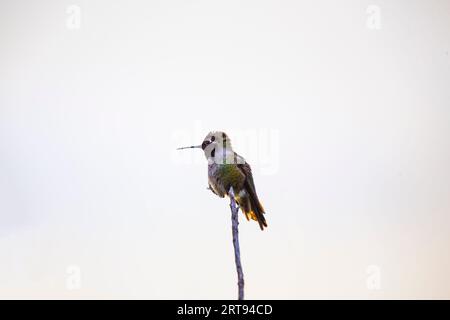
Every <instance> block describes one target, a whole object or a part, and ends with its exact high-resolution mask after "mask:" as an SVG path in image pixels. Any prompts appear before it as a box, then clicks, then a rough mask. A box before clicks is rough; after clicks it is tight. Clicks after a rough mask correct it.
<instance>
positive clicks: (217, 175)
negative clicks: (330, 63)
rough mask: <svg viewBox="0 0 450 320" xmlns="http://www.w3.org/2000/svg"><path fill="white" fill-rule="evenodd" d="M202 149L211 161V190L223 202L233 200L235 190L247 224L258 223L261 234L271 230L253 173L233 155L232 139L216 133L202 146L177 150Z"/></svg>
mask: <svg viewBox="0 0 450 320" xmlns="http://www.w3.org/2000/svg"><path fill="white" fill-rule="evenodd" d="M191 148H199V149H202V150H203V152H204V153H205V157H206V159H207V160H208V189H209V190H211V191H212V192H213V193H214V194H215V195H217V196H219V197H220V198H224V197H225V196H229V194H228V192H229V190H230V188H231V187H233V191H234V194H235V195H234V200H235V201H236V203H237V204H238V205H239V207H240V208H241V211H242V213H243V214H244V215H245V217H246V218H247V220H250V219H252V220H255V221H257V222H258V224H259V227H260V228H261V230H264V227H267V222H266V219H265V218H264V214H265V211H264V208H263V206H262V205H261V202H260V201H259V199H258V195H257V194H256V188H255V183H254V182H253V175H252V169H251V167H250V165H249V164H248V163H247V162H246V161H245V159H244V158H243V157H241V156H240V155H238V154H237V153H236V152H234V151H233V148H232V147H231V141H230V138H229V137H228V136H227V135H226V133H224V132H221V131H212V132H210V133H208V135H207V136H206V137H205V139H203V142H202V144H201V145H197V146H190V147H182V148H178V149H177V150H182V149H191Z"/></svg>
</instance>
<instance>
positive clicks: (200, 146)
mask: <svg viewBox="0 0 450 320" xmlns="http://www.w3.org/2000/svg"><path fill="white" fill-rule="evenodd" d="M194 148H199V149H201V148H202V145H199V146H190V147H182V148H177V150H183V149H194Z"/></svg>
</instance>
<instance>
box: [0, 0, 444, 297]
mask: <svg viewBox="0 0 450 320" xmlns="http://www.w3.org/2000/svg"><path fill="white" fill-rule="evenodd" d="M69 5H76V6H78V7H79V8H80V9H81V16H80V17H81V20H80V25H79V28H77V25H75V28H73V24H71V23H72V22H73V20H71V14H72V13H71V12H70V11H69V12H67V11H66V10H67V8H68V7H69ZM369 5H375V6H377V7H378V8H379V9H380V10H381V11H380V13H381V16H380V19H381V20H380V25H379V26H380V29H373V28H370V24H369V27H368V25H367V20H368V19H370V18H371V17H370V14H368V13H367V12H366V10H367V8H368V7H369ZM372 18H373V17H372ZM0 48H1V50H0V297H2V298H11V297H22V298H153V299H162V298H169V299H170V298H190V299H195V298H199V299H201V298H206V299H219V298H224V299H233V298H235V297H236V295H237V288H236V281H237V279H236V272H235V266H234V260H233V250H232V242H231V226H230V212H229V208H228V201H227V200H225V199H219V198H217V197H215V196H214V195H213V194H212V193H211V192H210V191H208V190H206V186H207V179H206V162H205V160H204V158H203V154H202V152H201V151H199V150H185V151H183V152H178V153H177V152H174V149H175V148H176V147H179V146H183V145H191V144H199V143H200V142H201V140H202V139H203V137H204V136H205V135H206V134H207V133H208V131H211V130H224V131H226V132H227V133H228V134H229V135H230V137H231V139H232V142H233V146H234V147H235V149H236V151H237V152H238V153H240V154H241V155H243V156H244V157H245V158H246V159H247V160H248V161H249V163H250V164H251V165H252V166H253V169H254V178H255V183H256V187H257V190H258V193H259V197H260V198H261V201H262V203H263V204H264V207H265V209H266V211H267V215H266V218H267V221H268V224H269V228H268V229H267V230H266V231H264V232H261V231H260V230H259V228H258V226H257V224H256V223H254V222H247V221H245V219H243V216H242V215H241V216H240V218H241V224H240V237H241V253H242V263H243V267H244V273H245V280H246V297H247V298H249V299H251V298H255V299H258V298H259V299H271V298H275V299H278V298H287V299H293V298H450V277H449V275H448V270H449V269H450V250H449V244H450V232H449V231H450V217H449V214H450V169H449V163H450V145H449V136H450V125H449V124H450V110H449V107H450V105H449V103H450V90H449V89H450V88H449V83H450V57H449V51H450V2H449V1H446V0H442V1H438V0H434V1H425V0H420V1H406V0H405V1H403V0H396V1H371V2H369V1H352V0H346V1H332V0H319V1H242V0H241V1H181V0H178V1H154V0H152V1H104V0H102V1H100V0H96V1H73V2H68V1H49V0H45V1H23V0H21V1H2V2H1V4H0ZM267 137H269V138H270V139H269V138H267ZM267 139H269V140H267ZM254 146H257V147H256V148H253V147H254ZM252 148H253V149H252ZM258 150H259V151H258ZM260 150H263V151H262V152H260ZM370 266H373V267H370ZM74 270H75V271H74Z"/></svg>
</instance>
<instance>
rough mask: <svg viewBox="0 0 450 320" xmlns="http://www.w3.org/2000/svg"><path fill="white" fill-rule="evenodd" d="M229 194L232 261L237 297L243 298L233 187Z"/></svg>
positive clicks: (237, 218) (242, 274) (242, 278)
mask: <svg viewBox="0 0 450 320" xmlns="http://www.w3.org/2000/svg"><path fill="white" fill-rule="evenodd" d="M228 195H229V196H230V209H231V226H232V231H233V246H234V262H235V263H236V271H237V275H238V299H239V300H244V273H243V271H242V265H241V249H240V248H239V229H238V225H239V215H238V212H239V209H238V207H237V206H236V201H235V200H234V191H233V187H231V188H230V191H229V192H228Z"/></svg>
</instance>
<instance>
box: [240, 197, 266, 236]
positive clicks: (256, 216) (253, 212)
mask: <svg viewBox="0 0 450 320" xmlns="http://www.w3.org/2000/svg"><path fill="white" fill-rule="evenodd" d="M247 193H248V197H247V199H246V200H247V201H245V202H246V203H242V204H240V206H241V209H242V212H243V213H244V214H245V217H246V218H247V220H249V219H252V220H255V221H257V222H258V224H259V227H260V228H261V230H264V228H265V227H266V228H267V222H266V218H264V213H265V211H264V208H263V206H262V205H261V202H259V199H258V196H257V195H256V193H254V192H251V191H250V192H248V191H247ZM240 202H242V201H240Z"/></svg>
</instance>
